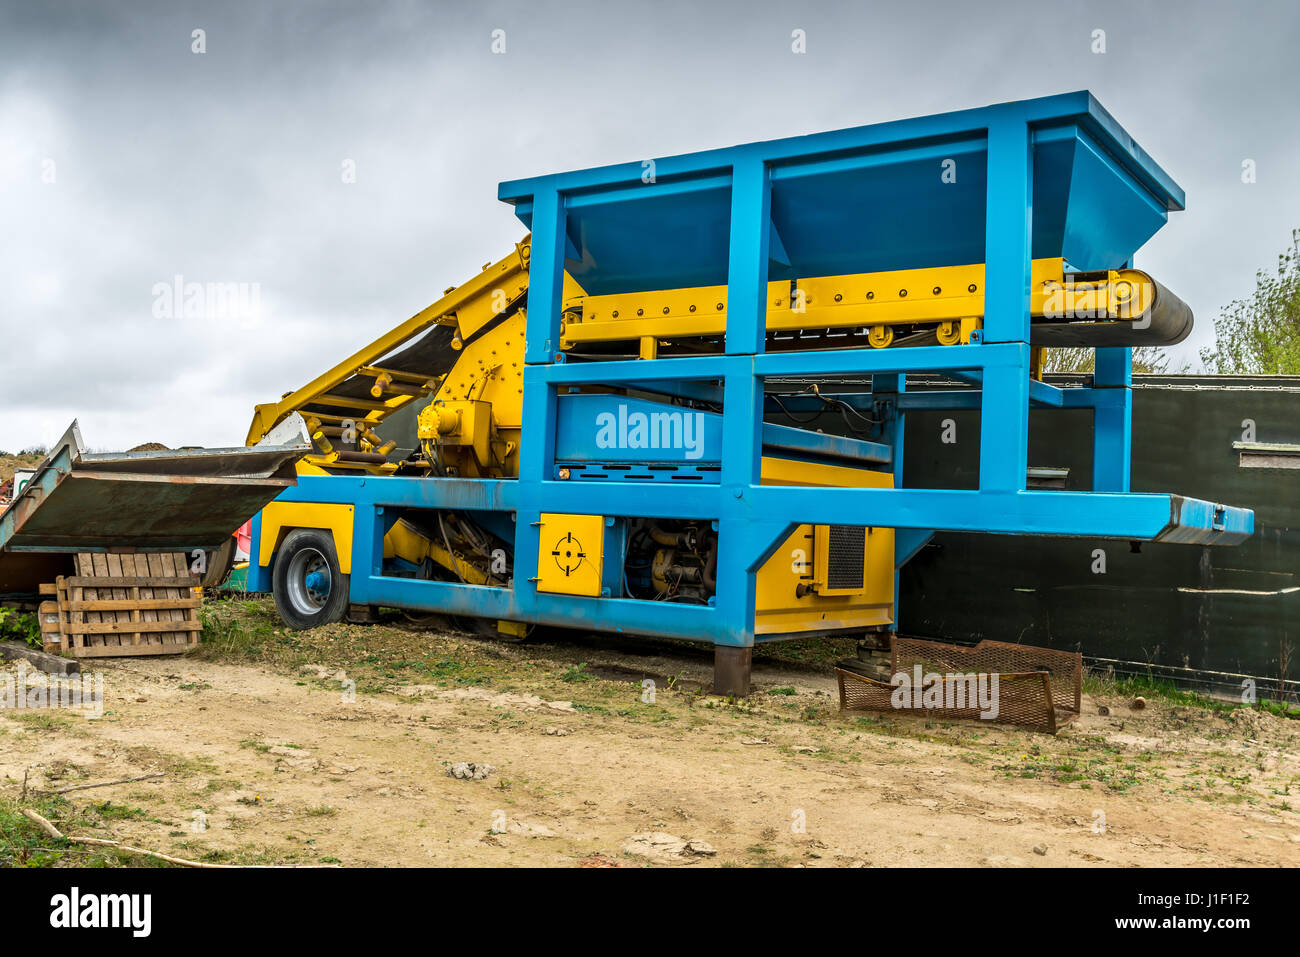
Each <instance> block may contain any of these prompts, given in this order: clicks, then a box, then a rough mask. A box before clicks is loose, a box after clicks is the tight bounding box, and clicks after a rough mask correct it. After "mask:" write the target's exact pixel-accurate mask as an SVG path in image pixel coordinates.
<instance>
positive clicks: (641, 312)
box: [636, 309, 645, 316]
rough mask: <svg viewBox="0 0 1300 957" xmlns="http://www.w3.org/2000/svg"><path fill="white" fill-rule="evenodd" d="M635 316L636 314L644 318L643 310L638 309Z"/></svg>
mask: <svg viewBox="0 0 1300 957" xmlns="http://www.w3.org/2000/svg"><path fill="white" fill-rule="evenodd" d="M636 314H637V315H638V316H644V315H645V310H644V309H638V310H637V311H636Z"/></svg>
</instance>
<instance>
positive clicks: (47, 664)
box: [0, 641, 81, 675]
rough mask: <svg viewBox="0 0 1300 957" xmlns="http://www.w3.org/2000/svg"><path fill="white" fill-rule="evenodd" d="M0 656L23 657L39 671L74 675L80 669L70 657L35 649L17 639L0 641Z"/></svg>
mask: <svg viewBox="0 0 1300 957" xmlns="http://www.w3.org/2000/svg"><path fill="white" fill-rule="evenodd" d="M0 658H9V659H16V658H25V659H27V660H28V661H30V662H31V663H32V664H34V665H35V666H36V667H37V668H40V669H41V671H44V672H46V673H48V674H52V675H75V674H78V673H79V672H80V671H81V665H80V664H78V663H77V662H75V661H73V660H72V659H71V658H61V657H59V656H58V655H51V654H47V653H46V652H44V651H37V650H36V649H35V648H28V647H27V646H26V645H24V644H23V643H22V642H19V641H0Z"/></svg>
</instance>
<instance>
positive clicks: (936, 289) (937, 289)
mask: <svg viewBox="0 0 1300 957" xmlns="http://www.w3.org/2000/svg"><path fill="white" fill-rule="evenodd" d="M931 292H933V293H934V294H935V295H936V296H937V295H939V293H941V292H943V290H942V289H940V288H939V287H938V286H935V287H934V289H932V290H931Z"/></svg>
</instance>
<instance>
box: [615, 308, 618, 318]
mask: <svg viewBox="0 0 1300 957" xmlns="http://www.w3.org/2000/svg"><path fill="white" fill-rule="evenodd" d="M614 318H615V319H617V318H618V310H617V309H615V310H614Z"/></svg>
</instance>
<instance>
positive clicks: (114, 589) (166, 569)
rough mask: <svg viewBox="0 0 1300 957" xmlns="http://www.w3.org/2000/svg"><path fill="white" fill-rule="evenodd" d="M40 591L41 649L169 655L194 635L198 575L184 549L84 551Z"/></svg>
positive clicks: (83, 654) (189, 644) (86, 654)
mask: <svg viewBox="0 0 1300 957" xmlns="http://www.w3.org/2000/svg"><path fill="white" fill-rule="evenodd" d="M76 572H77V574H75V575H60V576H59V577H58V579H57V580H55V581H54V582H53V583H52V584H49V585H42V586H41V593H42V594H48V595H53V596H55V597H54V600H53V601H45V602H42V603H41V607H40V620H41V631H42V637H43V638H44V643H45V650H46V651H48V652H51V653H54V654H63V655H69V656H71V657H74V658H107V657H117V656H120V655H169V654H179V653H181V652H183V651H188V650H189V649H190V648H193V647H194V646H195V645H197V644H198V642H199V633H200V632H201V631H202V629H203V625H202V623H201V622H200V620H199V603H200V600H201V597H200V593H199V591H198V587H197V586H198V584H199V576H198V575H194V574H191V573H190V569H189V564H188V560H187V556H186V555H185V553H184V552H137V553H133V554H122V553H117V552H107V553H105V552H82V553H79V554H78V555H77V556H76Z"/></svg>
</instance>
